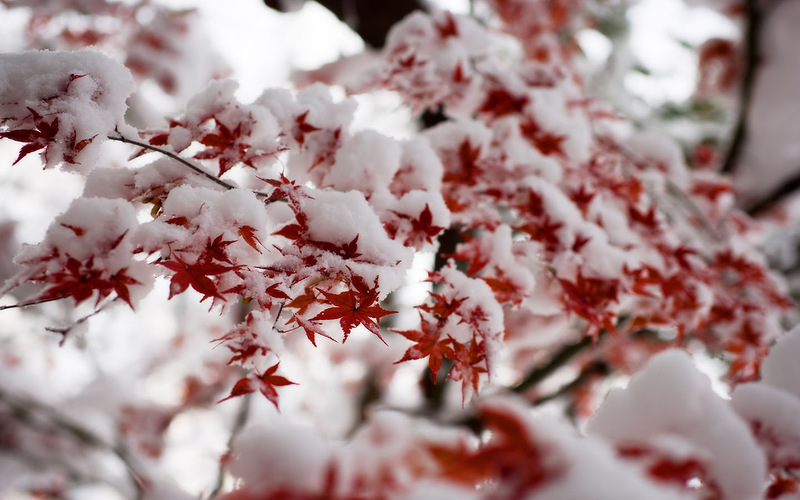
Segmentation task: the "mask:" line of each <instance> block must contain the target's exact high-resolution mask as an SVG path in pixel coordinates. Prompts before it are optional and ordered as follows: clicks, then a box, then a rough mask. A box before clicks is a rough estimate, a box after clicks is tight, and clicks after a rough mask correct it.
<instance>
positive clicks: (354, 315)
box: [311, 275, 397, 344]
mask: <svg viewBox="0 0 800 500" xmlns="http://www.w3.org/2000/svg"><path fill="white" fill-rule="evenodd" d="M375 281H376V283H375V286H373V287H372V288H370V287H369V286H368V285H367V284H366V282H365V281H364V279H363V278H361V277H360V276H358V275H353V277H352V279H351V283H352V284H353V286H354V288H355V290H353V289H350V290H346V291H344V292H341V293H330V292H326V291H325V290H320V291H319V292H320V293H321V294H322V295H324V296H325V299H326V301H327V303H328V304H330V306H331V307H329V308H327V309H325V310H324V311H322V312H320V313H319V314H317V315H316V316H314V317H313V318H311V320H312V321H319V320H333V319H338V320H339V324H340V325H341V326H342V330H344V340H347V336H348V335H349V334H350V332H351V331H352V330H353V328H355V327H356V326H358V325H363V326H364V327H366V328H367V330H369V331H370V332H372V333H373V334H375V335H376V336H377V337H378V338H379V339H381V342H383V343H384V344H385V343H386V341H385V340H383V337H382V336H381V328H380V326H378V321H380V319H381V318H382V317H384V316H386V315H388V314H394V313H396V312H397V311H387V310H386V309H383V308H382V307H381V306H380V305H378V303H377V302H378V292H377V290H376V288H377V278H376V280H375Z"/></svg>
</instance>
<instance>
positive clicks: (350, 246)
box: [308, 234, 361, 259]
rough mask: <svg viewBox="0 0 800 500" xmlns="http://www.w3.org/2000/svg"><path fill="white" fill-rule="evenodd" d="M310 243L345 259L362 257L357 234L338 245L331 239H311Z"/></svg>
mask: <svg viewBox="0 0 800 500" xmlns="http://www.w3.org/2000/svg"><path fill="white" fill-rule="evenodd" d="M308 243H310V244H312V245H314V246H315V247H317V248H320V249H322V250H326V251H328V252H331V253H334V254H336V255H338V256H339V257H341V258H343V259H356V258H358V257H361V254H360V253H359V252H358V235H357V234H356V237H355V238H353V239H352V240H350V242H349V243H345V244H343V245H337V244H335V243H331V242H330V241H317V240H309V241H308Z"/></svg>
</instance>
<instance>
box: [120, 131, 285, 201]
mask: <svg viewBox="0 0 800 500" xmlns="http://www.w3.org/2000/svg"><path fill="white" fill-rule="evenodd" d="M116 132H117V134H118V135H116V136H113V135H109V136H108V139H109V140H112V141H117V142H122V143H125V144H132V145H134V146H139V147H140V148H143V149H147V150H149V151H154V152H156V153H161V154H162V155H164V156H167V157H168V158H171V159H173V160H175V161H177V162H179V163H181V164H182V165H185V166H187V167H189V168H190V169H192V170H193V171H195V172H197V173H198V174H200V175H202V176H203V177H205V178H206V179H208V180H210V181H212V182H214V183H216V184H218V185H220V186H222V187H224V188H225V189H228V190H230V189H238V188H237V187H236V186H234V185H233V184H230V183H228V182H226V181H224V180H222V179H220V178H219V177H217V176H215V175H213V174H210V173H208V172H206V171H205V170H203V169H202V168H200V167H198V166H197V165H195V164H194V163H192V162H190V161H188V160H187V159H186V158H183V157H181V156H180V155H178V154H175V153H173V152H172V151H169V150H167V149H164V148H160V147H158V146H153V145H152V144H148V143H146V142H142V141H138V140H136V139H130V138H128V137H125V136H124V135H122V133H120V132H119V131H118V130H117V131H116ZM253 193H254V194H255V195H256V196H258V197H260V198H269V197H271V196H272V195H270V194H268V193H262V192H260V191H253ZM273 201H280V199H275V200H269V201H268V203H271V202H273Z"/></svg>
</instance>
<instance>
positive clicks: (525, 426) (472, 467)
mask: <svg viewBox="0 0 800 500" xmlns="http://www.w3.org/2000/svg"><path fill="white" fill-rule="evenodd" d="M478 419H479V421H480V423H481V425H482V427H483V428H484V429H485V430H487V431H489V432H490V434H489V436H490V437H489V438H488V440H487V441H486V442H484V443H481V444H480V445H479V446H478V447H477V449H469V448H467V447H461V448H455V449H454V448H452V447H446V446H435V445H434V446H431V453H432V454H433V455H434V457H436V459H437V461H438V462H439V464H440V467H441V468H442V473H441V475H442V477H444V478H446V479H449V480H452V481H455V482H457V483H461V484H464V485H468V486H481V485H483V484H485V483H494V484H495V485H496V487H497V488H498V491H497V492H496V494H495V495H494V496H493V497H492V498H527V497H528V496H529V495H531V494H533V493H534V492H535V491H536V490H538V489H540V488H542V487H544V486H546V485H547V484H549V483H550V482H552V481H554V480H557V479H558V478H559V477H560V476H561V475H562V474H563V472H564V469H565V464H563V463H562V462H561V460H560V459H559V458H558V455H557V454H556V453H554V450H551V448H550V446H549V445H548V444H547V443H546V442H544V441H543V440H540V439H539V437H538V436H536V435H534V433H533V431H532V429H531V427H530V424H529V423H528V422H526V421H525V420H524V417H523V416H521V415H519V414H517V413H515V412H512V411H509V410H508V409H504V408H501V407H492V406H488V405H487V406H483V407H481V408H480V410H479V412H478Z"/></svg>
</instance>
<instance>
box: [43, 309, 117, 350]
mask: <svg viewBox="0 0 800 500" xmlns="http://www.w3.org/2000/svg"><path fill="white" fill-rule="evenodd" d="M118 299H119V297H114V298H113V299H111V300H110V301H108V302H106V303H105V304H103V305H102V306H100V307H98V308H97V309H95V310H94V311H92V312H90V313H89V314H87V315H85V316H83V317H81V318H79V319H77V320H76V321H74V322H73V323H72V324H71V325H69V326H67V327H64V328H56V327H52V326H47V327H45V330H47V331H48V332H51V333H58V334H59V335H61V341H60V342H59V343H58V346H59V347H62V346H63V345H64V342H66V340H67V335H69V332H71V331H72V330H73V329H74V328H75V327H76V326H78V325H80V324H83V323H85V322H86V321H88V320H89V318H91V317H93V316H96V315H97V314H100V312H101V311H102V310H103V309H105V308H106V307H108V306H110V305H111V304H113V303H114V302H116V301H117V300H118Z"/></svg>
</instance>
